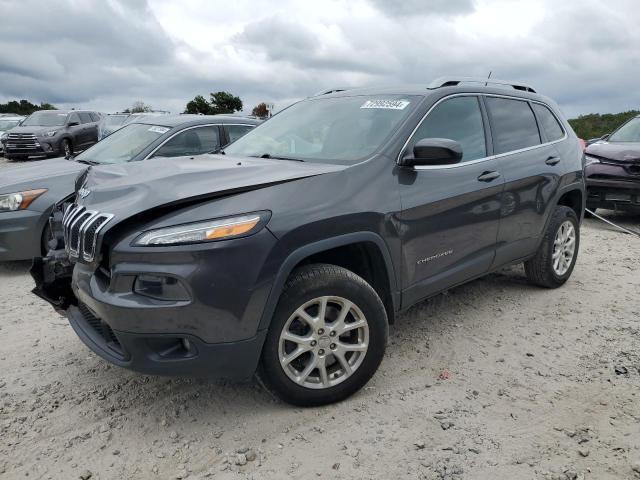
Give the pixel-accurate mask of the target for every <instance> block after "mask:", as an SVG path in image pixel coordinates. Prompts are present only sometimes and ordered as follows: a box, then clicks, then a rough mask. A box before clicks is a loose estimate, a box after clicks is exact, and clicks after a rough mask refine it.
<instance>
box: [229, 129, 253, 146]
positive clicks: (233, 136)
mask: <svg viewBox="0 0 640 480" xmlns="http://www.w3.org/2000/svg"><path fill="white" fill-rule="evenodd" d="M224 128H225V129H226V130H227V135H229V143H232V142H235V141H236V140H237V139H239V138H240V137H241V136H243V135H244V134H245V133H247V132H248V131H249V130H251V129H252V128H253V125H225V126H224Z"/></svg>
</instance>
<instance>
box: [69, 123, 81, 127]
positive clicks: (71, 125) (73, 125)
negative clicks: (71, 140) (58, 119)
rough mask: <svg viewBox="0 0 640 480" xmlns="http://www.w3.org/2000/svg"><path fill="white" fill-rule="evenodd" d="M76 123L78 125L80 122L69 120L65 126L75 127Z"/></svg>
mask: <svg viewBox="0 0 640 480" xmlns="http://www.w3.org/2000/svg"><path fill="white" fill-rule="evenodd" d="M78 125H80V123H78V122H69V123H67V127H77V126H78Z"/></svg>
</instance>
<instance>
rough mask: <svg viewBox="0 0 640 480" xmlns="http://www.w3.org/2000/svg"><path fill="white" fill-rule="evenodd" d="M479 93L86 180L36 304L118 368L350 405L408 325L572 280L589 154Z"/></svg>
mask: <svg viewBox="0 0 640 480" xmlns="http://www.w3.org/2000/svg"><path fill="white" fill-rule="evenodd" d="M485 82H486V80H481V81H480V82H479V83H478V81H477V80H473V79H466V78H459V79H441V80H438V81H436V82H434V83H433V84H432V85H430V86H429V87H411V88H389V89H359V90H346V91H339V92H334V93H330V94H327V95H318V96H315V97H312V98H309V99H306V100H303V101H301V102H299V103H296V104H294V105H292V106H290V107H289V108H287V109H285V110H284V111H282V112H280V113H278V114H277V115H275V116H274V117H273V118H271V119H269V120H268V121H267V122H265V123H263V124H262V125H260V126H258V127H256V128H255V129H254V130H253V131H251V132H249V133H248V134H247V135H245V136H244V137H242V138H240V139H239V140H237V141H236V142H234V143H233V144H231V145H230V146H228V147H227V148H226V149H225V150H224V151H221V152H219V155H218V158H217V160H216V161H215V162H212V161H210V160H209V159H208V158H207V156H200V157H198V156H195V157H182V158H178V159H170V160H167V161H165V162H158V163H151V162H137V163H135V164H127V165H117V166H112V167H110V166H106V167H105V166H101V167H92V168H91V169H89V171H88V173H85V174H83V175H82V176H81V177H80V178H79V179H78V181H77V187H78V188H79V191H80V192H81V194H78V195H77V196H76V198H75V200H70V201H69V202H67V203H66V204H65V205H63V208H64V213H58V214H57V216H58V217H61V218H62V219H61V223H60V222H56V221H54V222H52V223H53V224H54V225H58V227H56V228H55V229H54V230H55V231H56V232H57V233H56V237H57V238H58V241H59V245H62V244H64V250H62V249H61V248H58V249H57V250H52V251H51V252H50V253H49V255H48V256H47V257H46V258H44V259H37V260H36V262H34V267H33V269H32V273H33V275H34V278H35V279H36V284H37V287H36V289H35V290H34V292H35V293H36V294H38V295H40V296H41V297H43V298H45V299H48V300H49V301H50V302H51V303H52V304H53V305H54V307H55V308H56V309H57V310H58V311H61V312H64V313H66V315H67V316H68V318H69V321H70V323H71V325H72V326H73V328H74V330H75V331H76V333H77V334H78V336H79V337H80V338H81V339H82V341H83V342H84V343H86V344H87V345H88V346H89V348H91V349H92V350H93V351H94V352H95V353H97V354H98V355H100V356H102V357H103V358H105V359H107V360H108V361H110V362H112V363H114V364H116V365H120V366H122V367H126V368H130V369H133V370H137V371H140V372H145V373H150V374H166V375H207V376H215V377H225V378H248V377H250V376H251V375H252V374H253V373H254V372H256V371H257V373H258V375H259V377H260V378H261V379H262V380H263V381H264V383H265V384H266V385H267V386H268V387H269V388H271V389H272V390H273V391H275V392H276V393H277V394H278V395H279V396H280V397H281V398H283V399H284V400H285V401H287V402H290V403H293V404H298V405H321V404H326V403H330V402H335V401H338V400H341V399H344V398H345V397H347V396H349V395H351V394H353V393H354V392H356V391H357V390H358V389H360V388H361V387H362V386H363V385H364V384H365V383H366V382H367V381H368V380H369V379H370V378H371V376H372V375H373V374H374V372H375V371H376V369H377V368H378V366H379V364H380V362H381V360H382V358H383V355H384V351H385V345H386V342H387V332H388V325H389V324H390V323H392V322H393V321H394V320H395V318H396V316H397V314H398V312H400V311H402V310H405V309H407V308H408V307H410V306H412V305H413V304H415V303H417V302H420V301H422V300H424V299H426V298H429V297H431V296H433V295H436V294H437V293H439V292H442V291H443V290H445V289H448V288H451V287H453V286H456V285H459V284H461V283H464V282H467V281H469V280H472V279H475V278H478V277H480V276H482V275H484V274H486V273H487V272H491V271H494V270H496V269H499V268H501V267H504V266H505V265H509V264H516V263H521V262H524V266H525V272H526V275H527V277H528V279H529V280H530V281H531V282H532V283H534V284H536V285H540V286H542V287H547V288H555V287H559V286H561V285H562V284H563V283H565V282H566V281H567V279H568V278H569V276H570V275H571V272H572V270H573V268H574V265H575V262H576V258H577V254H578V247H579V240H580V235H579V233H580V222H581V219H582V217H583V211H584V202H585V187H584V178H583V168H582V151H581V148H580V145H579V143H578V139H577V138H576V136H575V134H574V132H573V131H572V129H571V127H570V126H569V125H568V123H567V121H566V120H565V119H564V118H563V117H562V115H561V114H560V111H559V110H558V108H557V106H556V105H555V104H554V103H553V102H552V101H551V100H549V99H548V98H545V97H543V96H540V95H538V94H536V93H535V91H534V90H533V89H532V88H531V87H528V86H526V85H520V84H514V83H509V82H500V81H496V80H491V81H490V82H489V83H490V84H491V86H486V85H485Z"/></svg>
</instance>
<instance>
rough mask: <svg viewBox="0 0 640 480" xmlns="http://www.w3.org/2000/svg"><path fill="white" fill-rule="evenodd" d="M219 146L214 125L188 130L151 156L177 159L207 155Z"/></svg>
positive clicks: (216, 129) (218, 137) (218, 138)
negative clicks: (184, 156)
mask: <svg viewBox="0 0 640 480" xmlns="http://www.w3.org/2000/svg"><path fill="white" fill-rule="evenodd" d="M219 146H220V135H219V134H218V127H217V126H216V125H209V126H206V127H196V128H189V129H187V130H184V131H183V132H180V133H178V134H177V135H176V136H175V137H173V138H172V139H171V140H169V141H168V142H167V143H165V144H164V145H163V146H162V147H160V149H158V151H157V152H156V153H155V154H154V155H153V156H154V157H179V156H181V155H199V154H201V153H208V152H211V151H212V150H215V149H216V148H218V147H219Z"/></svg>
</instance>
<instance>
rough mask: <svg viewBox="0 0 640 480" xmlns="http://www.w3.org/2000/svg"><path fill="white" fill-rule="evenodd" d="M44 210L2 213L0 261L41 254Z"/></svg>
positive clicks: (0, 223) (0, 222) (0, 219)
mask: <svg viewBox="0 0 640 480" xmlns="http://www.w3.org/2000/svg"><path fill="white" fill-rule="evenodd" d="M45 222H46V218H44V217H43V214H42V212H35V211H32V210H18V211H15V212H1V213H0V262H6V261H9V260H26V259H30V258H33V257H39V256H40V255H41V253H42V252H41V251H40V249H41V245H42V243H41V240H42V230H43V228H44V224H45Z"/></svg>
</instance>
